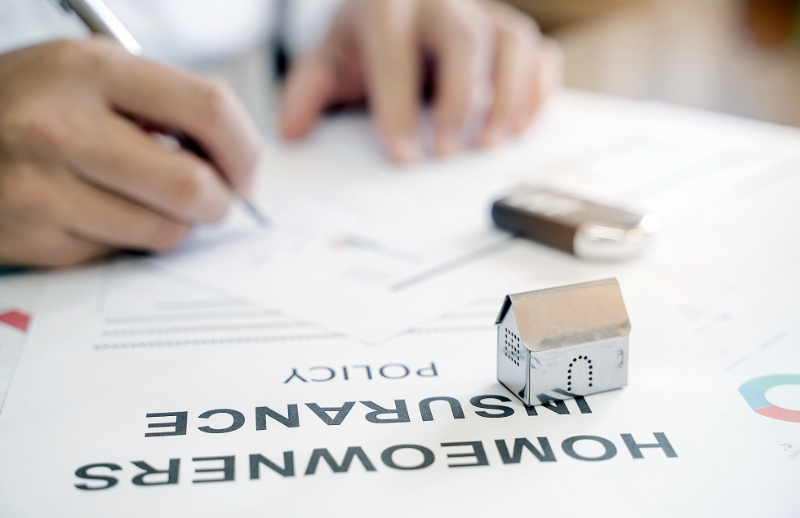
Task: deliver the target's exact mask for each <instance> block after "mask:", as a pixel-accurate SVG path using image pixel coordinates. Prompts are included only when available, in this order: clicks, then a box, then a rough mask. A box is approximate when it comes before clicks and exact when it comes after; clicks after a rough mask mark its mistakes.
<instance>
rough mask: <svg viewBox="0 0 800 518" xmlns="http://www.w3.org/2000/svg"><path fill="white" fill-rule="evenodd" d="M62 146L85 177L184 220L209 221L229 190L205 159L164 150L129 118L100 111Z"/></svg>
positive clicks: (219, 211)
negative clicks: (84, 131) (86, 129)
mask: <svg viewBox="0 0 800 518" xmlns="http://www.w3.org/2000/svg"><path fill="white" fill-rule="evenodd" d="M74 139H75V141H74V142H71V143H70V145H68V146H65V149H64V152H65V154H66V156H67V158H68V160H69V164H70V168H71V169H72V170H74V171H75V172H76V173H77V174H79V175H81V176H82V177H83V178H85V179H87V180H88V181H89V182H91V183H93V184H95V185H98V186H100V187H102V188H104V189H106V190H108V191H111V192H113V193H115V194H117V195H120V196H122V197H125V198H128V199H130V200H132V201H135V202H137V203H139V204H141V205H144V206H146V207H149V208H151V209H154V210H156V211H158V212H161V213H162V214H164V215H166V216H169V217H171V218H173V219H177V220H181V221H184V222H189V223H191V222H196V221H203V222H212V221H216V220H218V219H219V218H221V217H222V216H223V215H224V214H225V213H226V212H227V210H228V207H229V205H230V202H231V198H232V194H231V192H230V191H229V189H228V187H227V186H226V185H225V184H224V183H223V180H222V179H221V178H220V177H219V175H218V174H217V173H216V171H215V170H214V169H213V168H212V167H211V165H210V164H208V163H207V162H205V161H203V160H201V159H199V158H197V157H196V156H194V155H192V154H190V153H188V152H186V151H182V150H168V149H165V148H164V147H162V146H161V145H160V144H158V143H157V142H156V141H155V139H154V138H152V137H150V136H149V135H147V134H146V133H144V132H143V131H141V130H140V129H139V128H138V127H136V126H135V125H134V124H133V123H131V122H130V121H128V120H126V119H123V118H121V117H117V116H113V115H112V116H108V115H105V114H98V115H97V116H96V117H95V124H94V126H93V128H92V129H91V131H89V132H88V133H87V134H80V135H75V136H74Z"/></svg>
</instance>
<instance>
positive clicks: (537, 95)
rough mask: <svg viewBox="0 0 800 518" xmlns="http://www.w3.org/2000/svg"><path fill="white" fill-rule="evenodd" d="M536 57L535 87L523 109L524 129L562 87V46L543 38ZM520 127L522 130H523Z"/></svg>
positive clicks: (522, 122) (522, 123) (521, 123)
mask: <svg viewBox="0 0 800 518" xmlns="http://www.w3.org/2000/svg"><path fill="white" fill-rule="evenodd" d="M539 48H540V51H539V52H538V53H537V55H536V56H537V57H536V67H535V74H536V77H535V82H534V85H535V87H534V88H533V89H532V90H531V93H530V95H529V98H528V102H527V106H526V109H525V110H523V116H522V121H521V122H520V123H519V124H520V125H521V126H522V129H524V128H525V127H527V126H528V125H530V123H531V121H532V120H533V118H534V116H535V115H536V113H537V112H538V110H539V108H540V107H541V105H542V103H544V101H545V100H546V99H547V98H548V97H550V96H551V95H553V94H554V93H555V92H556V91H558V89H559V88H560V87H561V81H562V78H563V76H564V73H563V56H562V54H561V47H560V46H559V45H558V43H557V42H555V41H554V40H552V39H550V38H542V39H541V41H540V44H539ZM522 129H520V131H522Z"/></svg>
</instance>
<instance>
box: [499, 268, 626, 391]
mask: <svg viewBox="0 0 800 518" xmlns="http://www.w3.org/2000/svg"><path fill="white" fill-rule="evenodd" d="M495 323H496V324H497V379H498V380H499V381H500V383H502V384H503V385H505V386H506V388H508V389H509V390H510V391H511V392H513V393H514V394H515V395H516V396H517V397H519V398H520V399H521V400H522V402H523V403H524V404H525V405H527V406H533V405H538V404H540V403H546V402H548V401H552V400H554V399H556V400H557V399H567V398H572V397H575V396H585V395H588V394H593V393H595V392H603V391H606V390H611V389H615V388H620V387H624V386H625V385H626V384H627V382H628V334H629V333H630V330H631V323H630V320H628V313H627V311H625V303H624V302H623V301H622V293H621V292H620V289H619V284H618V283H617V280H616V279H605V280H601V281H593V282H587V283H583V284H573V285H570V286H560V287H558V288H550V289H546V290H538V291H530V292H527V293H517V294H515V295H508V296H506V298H505V301H504V302H503V307H502V309H501V310H500V314H499V315H498V316H497V320H496V321H495Z"/></svg>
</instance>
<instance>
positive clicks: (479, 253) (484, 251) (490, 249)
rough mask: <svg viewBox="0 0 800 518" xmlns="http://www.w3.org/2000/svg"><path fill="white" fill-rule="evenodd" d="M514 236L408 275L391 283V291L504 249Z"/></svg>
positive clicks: (428, 278)
mask: <svg viewBox="0 0 800 518" xmlns="http://www.w3.org/2000/svg"><path fill="white" fill-rule="evenodd" d="M516 238H517V236H516V235H510V236H507V237H505V238H503V239H502V240H501V241H499V242H497V243H493V244H491V245H489V246H487V247H485V248H481V249H480V250H476V251H475V252H471V253H469V254H467V255H465V256H462V257H457V258H456V259H453V260H451V261H448V262H446V263H444V264H440V265H439V266H436V267H434V268H431V269H430V270H428V271H426V272H422V273H419V274H417V275H415V276H413V277H410V278H408V279H406V280H404V281H400V282H398V283H397V284H395V285H393V286H392V287H391V291H401V290H404V289H406V288H408V287H410V286H413V285H415V284H419V283H421V282H424V281H428V280H430V279H432V278H434V277H436V276H438V275H442V274H444V273H447V272H449V271H452V270H455V269H457V268H460V267H462V266H464V265H465V264H469V263H471V262H473V261H476V260H478V259H482V258H484V257H486V256H489V255H492V254H495V253H497V252H500V251H502V250H504V249H506V248H507V247H508V246H509V244H510V243H511V242H512V241H513V240H514V239H516Z"/></svg>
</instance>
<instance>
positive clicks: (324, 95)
mask: <svg viewBox="0 0 800 518" xmlns="http://www.w3.org/2000/svg"><path fill="white" fill-rule="evenodd" d="M328 56H329V54H326V53H324V52H323V51H321V50H319V51H317V52H314V53H312V54H309V55H306V56H304V57H302V58H300V60H299V61H298V62H297V63H296V64H295V65H294V66H293V67H292V69H291V71H290V72H289V76H288V77H287V78H286V85H285V87H284V91H283V108H282V111H281V118H280V128H281V134H282V135H283V137H284V138H286V139H296V138H300V137H302V136H304V135H306V134H308V132H309V131H311V129H312V128H313V127H314V125H315V124H316V123H317V121H318V120H319V118H320V115H321V114H322V111H323V110H324V109H325V108H326V107H327V106H328V104H329V102H330V100H331V97H332V95H333V93H334V89H335V86H336V85H335V81H336V77H335V76H336V74H335V71H334V68H333V67H334V64H333V63H332V62H331V60H330V59H329V58H328Z"/></svg>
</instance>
